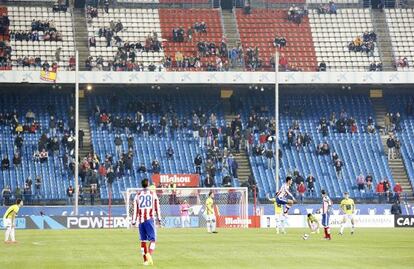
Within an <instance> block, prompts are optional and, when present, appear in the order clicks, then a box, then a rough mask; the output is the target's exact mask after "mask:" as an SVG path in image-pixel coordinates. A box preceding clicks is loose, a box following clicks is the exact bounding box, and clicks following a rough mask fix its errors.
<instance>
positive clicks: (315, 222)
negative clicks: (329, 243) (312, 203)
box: [307, 213, 319, 233]
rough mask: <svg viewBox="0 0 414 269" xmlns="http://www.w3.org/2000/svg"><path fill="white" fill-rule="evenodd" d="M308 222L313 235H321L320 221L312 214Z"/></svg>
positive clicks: (309, 215)
mask: <svg viewBox="0 0 414 269" xmlns="http://www.w3.org/2000/svg"><path fill="white" fill-rule="evenodd" d="M307 222H308V227H309V229H311V233H315V232H316V233H319V221H318V220H317V219H316V217H315V216H314V215H313V214H312V213H309V214H308V218H307Z"/></svg>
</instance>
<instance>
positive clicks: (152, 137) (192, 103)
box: [88, 93, 224, 199]
mask: <svg viewBox="0 0 414 269" xmlns="http://www.w3.org/2000/svg"><path fill="white" fill-rule="evenodd" d="M161 96H162V98H160V96H156V95H154V94H122V95H117V96H116V97H114V96H112V97H111V96H110V95H109V96H108V95H90V96H89V97H88V104H89V109H90V111H91V116H90V118H89V123H90V126H91V137H92V146H93V149H94V151H95V154H97V156H98V158H99V160H101V163H103V162H104V160H106V159H108V156H107V154H110V155H111V156H112V157H113V162H112V163H113V165H108V167H109V166H112V167H113V168H114V170H115V171H119V170H117V168H118V167H119V166H117V165H116V163H117V162H118V161H119V160H120V159H121V158H119V156H120V155H119V154H118V153H119V152H118V153H117V150H116V147H115V143H114V140H115V137H116V135H118V134H119V135H120V137H121V139H122V141H123V143H122V153H123V154H125V153H128V151H129V150H130V149H129V148H128V143H127V140H128V136H129V134H131V135H132V138H133V141H134V142H133V143H134V146H133V149H132V154H133V167H134V168H133V169H132V171H130V172H128V171H126V173H119V172H117V175H118V180H115V181H114V183H113V185H112V186H113V195H114V196H113V197H114V198H115V199H122V193H121V192H122V191H124V190H125V189H126V188H128V187H136V186H139V184H140V183H139V182H140V179H141V178H142V177H143V176H150V175H151V173H153V169H152V168H151V163H152V161H153V160H158V161H159V162H160V172H161V173H188V172H195V167H194V158H195V156H196V155H197V154H198V153H199V154H202V155H203V157H204V160H206V156H207V150H206V146H205V145H203V144H202V143H200V142H199V140H198V139H196V138H194V136H193V130H192V128H193V124H192V120H193V113H195V111H203V112H204V113H205V114H206V115H207V116H209V115H210V114H211V113H212V112H214V113H216V117H217V124H218V126H221V125H222V124H223V121H224V116H223V111H222V108H221V106H220V99H219V98H218V97H217V96H212V95H210V94H201V95H197V96H194V95H192V94H189V95H184V94H178V93H177V94H167V95H165V94H163V95H161ZM137 112H141V113H142V114H143V115H142V116H143V121H144V122H142V125H140V124H139V123H138V122H139V121H136V119H137V118H138V117H137ZM102 114H107V115H110V119H111V120H110V122H111V123H112V126H111V127H110V128H109V127H108V125H107V124H101V123H102V120H101V119H100V116H102ZM163 116H166V117H167V119H168V123H167V128H165V129H163V128H162V127H161V125H160V122H161V118H162V117H163ZM117 117H119V118H117ZM127 117H130V119H128V118H127ZM139 118H140V119H141V117H139ZM174 119H176V120H178V122H179V126H180V127H178V128H177V129H176V130H175V131H173V129H172V128H170V127H171V123H172V121H174ZM170 121H171V122H170ZM117 122H122V124H121V126H122V128H121V127H119V126H120V125H119V124H118V123H117ZM126 122H135V123H133V124H132V125H130V124H126ZM147 124H148V125H147ZM210 125H211V122H210V121H208V122H207V123H205V126H206V128H208V127H207V126H210ZM124 126H131V127H130V128H128V130H126V129H125V128H124ZM137 126H141V127H138V129H137ZM147 127H148V128H147ZM145 130H148V131H145ZM145 132H147V133H148V135H145V134H144V133H145ZM200 144H201V145H200ZM169 146H171V147H172V148H173V150H174V156H179V157H173V158H172V159H171V160H169V159H168V158H167V157H166V151H167V149H168V147H169ZM141 164H144V165H145V166H146V168H147V173H139V172H138V168H139V166H140V165H141ZM204 175H205V173H204V169H203V177H202V179H204ZM215 175H216V176H215V179H216V184H217V186H220V184H221V179H222V177H223V176H224V172H222V171H219V169H217V172H216V174H215ZM100 192H101V198H103V199H107V198H108V189H107V185H106V184H101V185H100Z"/></svg>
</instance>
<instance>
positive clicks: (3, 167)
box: [1, 155, 10, 171]
mask: <svg viewBox="0 0 414 269" xmlns="http://www.w3.org/2000/svg"><path fill="white" fill-rule="evenodd" d="M9 168H10V161H9V157H7V155H5V156H4V158H3V160H1V170H2V171H4V170H9Z"/></svg>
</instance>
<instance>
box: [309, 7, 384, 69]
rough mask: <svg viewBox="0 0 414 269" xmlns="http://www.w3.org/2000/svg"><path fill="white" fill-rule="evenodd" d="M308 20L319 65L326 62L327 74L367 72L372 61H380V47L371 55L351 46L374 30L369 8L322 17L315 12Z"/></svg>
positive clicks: (323, 15) (322, 15) (341, 10)
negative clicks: (334, 72) (350, 47)
mask: <svg viewBox="0 0 414 269" xmlns="http://www.w3.org/2000/svg"><path fill="white" fill-rule="evenodd" d="M309 21H310V26H311V29H312V37H313V41H314V46H315V51H316V56H317V60H318V65H319V64H320V63H321V62H325V63H326V65H327V70H328V71H368V69H369V65H370V64H371V63H372V62H376V63H378V62H380V61H381V60H380V57H379V53H378V49H377V46H375V48H374V50H373V51H372V52H373V53H372V55H371V54H368V53H365V52H362V51H359V52H354V51H350V49H349V47H348V45H349V44H350V42H352V41H354V40H355V39H356V38H357V37H358V36H359V37H362V35H363V33H364V32H366V31H368V32H369V31H373V24H372V20H371V14H370V10H369V9H338V10H337V14H319V13H318V11H317V10H315V9H313V10H309ZM374 45H375V43H374ZM369 55H370V56H369Z"/></svg>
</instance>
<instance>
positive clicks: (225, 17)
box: [221, 9, 244, 71]
mask: <svg viewBox="0 0 414 269" xmlns="http://www.w3.org/2000/svg"><path fill="white" fill-rule="evenodd" d="M221 18H222V23H223V29H224V34H225V35H226V38H227V48H228V50H231V49H232V48H236V47H238V46H239V44H241V41H240V34H239V30H238V29H237V21H236V17H235V16H234V13H233V11H232V10H228V9H222V11H221ZM243 66H244V63H242V64H241V66H234V67H232V68H231V70H233V71H243Z"/></svg>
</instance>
